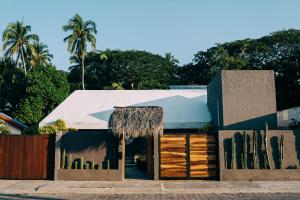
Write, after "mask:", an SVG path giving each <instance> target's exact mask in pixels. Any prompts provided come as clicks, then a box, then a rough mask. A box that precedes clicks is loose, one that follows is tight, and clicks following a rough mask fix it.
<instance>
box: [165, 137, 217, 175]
mask: <svg viewBox="0 0 300 200" xmlns="http://www.w3.org/2000/svg"><path fill="white" fill-rule="evenodd" d="M216 148H217V147H216V137H215V136H210V135H207V134H204V133H202V134H193V133H180V134H164V135H163V136H161V137H160V177H161V178H187V179H189V178H198V179H209V178H215V177H216V163H217V158H216V152H217V151H216Z"/></svg>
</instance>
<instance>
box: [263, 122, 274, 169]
mask: <svg viewBox="0 0 300 200" xmlns="http://www.w3.org/2000/svg"><path fill="white" fill-rule="evenodd" d="M268 133H269V128H268V124H267V123H266V129H265V134H264V148H265V151H264V163H265V169H272V168H271V165H270V160H269V153H268V135H269V134H268Z"/></svg>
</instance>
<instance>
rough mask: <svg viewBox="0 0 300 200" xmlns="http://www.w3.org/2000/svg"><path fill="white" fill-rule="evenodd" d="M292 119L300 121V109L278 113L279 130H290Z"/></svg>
mask: <svg viewBox="0 0 300 200" xmlns="http://www.w3.org/2000/svg"><path fill="white" fill-rule="evenodd" d="M292 119H294V120H296V121H300V107H296V108H290V109H286V110H282V111H278V112H277V123H278V127H279V128H288V127H289V124H290V123H291V122H292Z"/></svg>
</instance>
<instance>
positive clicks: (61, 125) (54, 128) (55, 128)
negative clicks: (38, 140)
mask: <svg viewBox="0 0 300 200" xmlns="http://www.w3.org/2000/svg"><path fill="white" fill-rule="evenodd" d="M66 130H67V126H66V123H65V122H64V121H63V120H61V119H58V120H56V121H55V122H54V123H53V124H51V125H46V126H43V127H41V128H40V129H39V133H40V134H41V135H49V134H57V133H59V132H61V131H66Z"/></svg>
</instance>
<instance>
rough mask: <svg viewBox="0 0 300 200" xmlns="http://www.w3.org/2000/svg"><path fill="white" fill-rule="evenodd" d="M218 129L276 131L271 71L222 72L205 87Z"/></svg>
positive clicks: (272, 74) (272, 75)
mask: <svg viewBox="0 0 300 200" xmlns="http://www.w3.org/2000/svg"><path fill="white" fill-rule="evenodd" d="M218 97H219V98H220V100H221V104H220V106H219V107H220V122H221V124H220V126H218V128H219V129H227V130H238V129H263V128H264V127H265V123H268V125H269V128H270V129H276V128H277V116H276V96H275V80H274V71H272V70H222V71H221V72H220V73H219V74H218V75H217V76H216V77H215V79H214V80H213V81H212V82H211V83H210V84H209V86H208V106H209V107H210V111H211V114H212V118H213V121H214V122H217V98H218Z"/></svg>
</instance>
